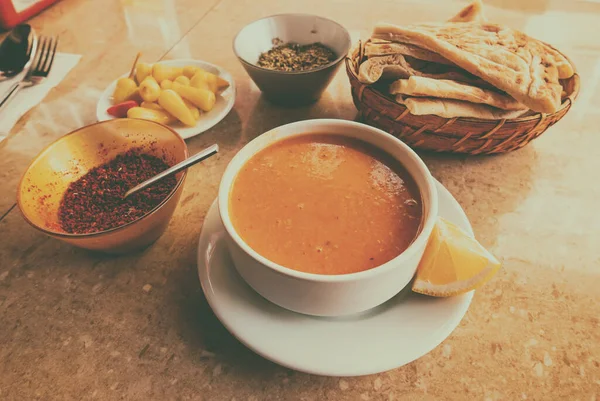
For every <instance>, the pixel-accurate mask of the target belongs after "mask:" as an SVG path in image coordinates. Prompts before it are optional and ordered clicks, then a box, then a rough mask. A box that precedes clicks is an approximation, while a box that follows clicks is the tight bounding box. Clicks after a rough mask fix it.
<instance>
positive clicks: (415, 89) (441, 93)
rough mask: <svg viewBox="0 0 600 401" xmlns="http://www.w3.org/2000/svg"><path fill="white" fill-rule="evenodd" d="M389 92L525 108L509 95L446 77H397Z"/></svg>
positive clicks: (518, 108) (501, 106)
mask: <svg viewBox="0 0 600 401" xmlns="http://www.w3.org/2000/svg"><path fill="white" fill-rule="evenodd" d="M390 94H392V95H396V94H402V95H409V96H416V97H437V98H444V99H454V100H463V101H467V102H472V103H482V104H487V105H489V106H493V107H497V108H499V109H504V110H525V109H527V107H525V106H524V105H523V104H521V103H519V102H517V101H516V100H515V99H514V98H512V97H510V96H509V95H506V94H502V93H498V92H495V91H493V90H489V89H483V88H479V87H477V86H473V85H468V84H465V83H461V82H456V81H451V80H448V79H431V78H425V77H417V76H412V77H410V78H408V79H399V80H397V81H395V82H393V83H392V84H391V85H390Z"/></svg>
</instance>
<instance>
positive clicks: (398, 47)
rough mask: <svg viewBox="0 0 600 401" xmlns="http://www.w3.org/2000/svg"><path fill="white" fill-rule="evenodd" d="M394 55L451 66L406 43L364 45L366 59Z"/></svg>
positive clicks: (433, 55) (440, 58)
mask: <svg viewBox="0 0 600 401" xmlns="http://www.w3.org/2000/svg"><path fill="white" fill-rule="evenodd" d="M394 54H402V55H404V56H410V57H414V58H416V59H419V60H424V61H429V62H432V63H438V64H445V65H453V64H452V63H451V62H450V61H448V60H446V59H445V58H443V57H442V56H440V55H439V54H437V53H434V52H431V51H429V50H425V49H422V48H420V47H417V46H413V45H408V44H406V43H394V42H388V41H377V42H368V43H367V44H366V45H365V55H366V56H367V57H378V56H390V55H394Z"/></svg>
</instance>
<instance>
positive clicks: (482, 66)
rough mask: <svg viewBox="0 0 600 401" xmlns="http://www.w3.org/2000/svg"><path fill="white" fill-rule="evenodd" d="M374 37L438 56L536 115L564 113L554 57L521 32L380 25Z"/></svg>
mask: <svg viewBox="0 0 600 401" xmlns="http://www.w3.org/2000/svg"><path fill="white" fill-rule="evenodd" d="M373 37H374V38H376V39H383V40H391V41H394V42H401V43H409V44H413V45H415V46H418V47H422V48H425V49H428V50H431V51H433V52H436V53H439V54H440V55H441V56H442V57H444V58H446V59H448V60H450V61H451V62H453V63H454V64H456V65H457V66H459V67H461V68H463V69H465V70H466V71H468V72H470V73H471V74H474V75H476V76H478V77H480V78H482V79H483V80H485V81H487V82H489V83H490V84H492V85H494V86H495V87H496V88H498V89H500V90H502V91H504V92H506V93H508V94H509V95H511V96H512V97H514V98H515V99H517V100H518V101H520V102H521V103H523V104H524V105H526V106H527V107H529V108H531V109H532V110H534V111H538V112H543V113H554V112H556V111H557V110H558V108H559V107H560V104H561V99H560V94H561V90H562V87H561V85H560V83H559V81H558V79H559V75H558V68H557V61H556V57H555V55H549V54H550V53H549V52H548V51H547V46H546V45H544V44H543V43H542V42H540V41H538V40H535V39H533V38H530V37H529V36H527V35H525V34H524V33H521V32H519V31H516V30H513V29H510V28H506V27H502V26H500V25H495V24H488V23H463V22H452V23H445V24H422V25H412V26H406V27H400V26H396V25H391V24H378V25H377V26H376V27H375V30H374V32H373Z"/></svg>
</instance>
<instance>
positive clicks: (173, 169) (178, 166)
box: [123, 144, 219, 198]
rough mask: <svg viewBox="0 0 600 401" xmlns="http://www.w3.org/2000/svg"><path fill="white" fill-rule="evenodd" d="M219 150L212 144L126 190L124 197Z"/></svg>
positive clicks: (217, 146)
mask: <svg viewBox="0 0 600 401" xmlns="http://www.w3.org/2000/svg"><path fill="white" fill-rule="evenodd" d="M218 151H219V145H217V144H214V145H212V146H209V147H208V148H206V149H204V150H202V151H200V152H198V153H196V154H195V155H193V156H191V157H188V158H187V159H185V160H184V161H182V162H180V163H177V164H176V165H174V166H173V167H169V168H168V169H166V170H165V171H163V172H161V173H159V174H157V175H155V176H154V177H152V178H150V179H148V180H146V181H144V182H142V183H141V184H138V185H136V186H135V187H133V188H131V189H130V190H129V191H127V192H125V195H124V196H123V198H127V197H128V196H129V195H131V194H133V193H135V192H137V191H139V190H141V189H143V188H146V187H147V186H148V185H152V184H154V183H155V182H156V181H159V180H161V179H163V178H165V177H167V176H169V175H171V174H176V173H178V172H180V171H181V170H185V169H186V168H188V167H190V166H193V165H194V164H196V163H200V162H201V161H202V160H205V159H207V158H209V157H211V156H212V155H214V154H216V153H217V152H218Z"/></svg>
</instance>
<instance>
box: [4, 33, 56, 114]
mask: <svg viewBox="0 0 600 401" xmlns="http://www.w3.org/2000/svg"><path fill="white" fill-rule="evenodd" d="M57 46H58V37H55V36H41V37H40V38H39V41H38V44H37V51H36V53H35V59H34V60H33V63H31V64H30V66H29V70H27V73H26V74H25V77H24V78H23V79H22V80H21V81H19V82H17V83H16V84H14V85H13V86H12V87H11V88H10V89H9V91H8V92H7V94H6V96H5V97H4V99H2V102H0V112H1V111H2V110H3V109H4V107H5V106H6V105H7V104H8V103H9V102H10V100H11V99H13V98H14V97H15V95H16V94H17V92H19V90H21V89H22V88H27V87H29V86H33V85H37V84H39V83H41V82H42V81H43V80H45V79H46V78H47V77H48V74H49V73H50V69H51V68H52V63H54V56H55V55H56V48H57Z"/></svg>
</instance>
